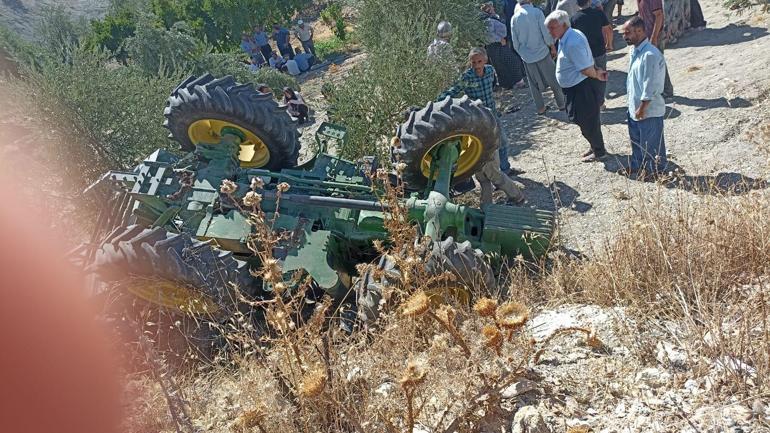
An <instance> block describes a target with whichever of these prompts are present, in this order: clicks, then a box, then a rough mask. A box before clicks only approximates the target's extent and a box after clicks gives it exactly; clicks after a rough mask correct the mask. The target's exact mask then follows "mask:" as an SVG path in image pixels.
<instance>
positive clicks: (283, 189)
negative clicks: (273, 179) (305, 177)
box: [276, 182, 291, 192]
mask: <svg viewBox="0 0 770 433" xmlns="http://www.w3.org/2000/svg"><path fill="white" fill-rule="evenodd" d="M289 188H291V186H290V185H289V184H288V183H286V182H281V183H279V184H278V186H276V189H277V190H278V191H279V192H286V191H288V190H289Z"/></svg>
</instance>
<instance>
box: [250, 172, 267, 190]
mask: <svg viewBox="0 0 770 433" xmlns="http://www.w3.org/2000/svg"><path fill="white" fill-rule="evenodd" d="M250 186H251V189H252V191H256V190H258V189H262V188H264V187H265V181H264V180H262V178H261V177H259V176H254V177H252V178H251V185H250Z"/></svg>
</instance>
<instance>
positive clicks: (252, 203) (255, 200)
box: [243, 178, 262, 207]
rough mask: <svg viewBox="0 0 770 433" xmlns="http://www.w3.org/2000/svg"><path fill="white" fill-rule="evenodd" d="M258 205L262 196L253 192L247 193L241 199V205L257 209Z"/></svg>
mask: <svg viewBox="0 0 770 433" xmlns="http://www.w3.org/2000/svg"><path fill="white" fill-rule="evenodd" d="M255 179H256V178H255ZM252 183H253V182H252ZM260 203H262V195H260V194H258V193H256V192H254V191H249V192H247V193H246V196H245V197H243V204H244V205H245V206H249V207H257V206H259V204H260Z"/></svg>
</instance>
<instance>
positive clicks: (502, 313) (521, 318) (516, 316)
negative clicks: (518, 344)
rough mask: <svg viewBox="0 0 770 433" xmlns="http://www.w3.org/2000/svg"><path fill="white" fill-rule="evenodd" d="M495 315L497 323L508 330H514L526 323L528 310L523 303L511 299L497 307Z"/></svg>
mask: <svg viewBox="0 0 770 433" xmlns="http://www.w3.org/2000/svg"><path fill="white" fill-rule="evenodd" d="M496 317H497V324H498V325H500V326H502V327H503V328H506V329H509V330H516V329H518V328H521V327H522V326H524V324H525V323H527V320H529V311H528V310H527V307H525V306H524V305H522V304H520V303H518V302H515V301H511V302H506V303H505V304H503V305H501V306H500V307H499V308H498V309H497V313H496Z"/></svg>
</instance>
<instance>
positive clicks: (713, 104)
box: [673, 96, 752, 111]
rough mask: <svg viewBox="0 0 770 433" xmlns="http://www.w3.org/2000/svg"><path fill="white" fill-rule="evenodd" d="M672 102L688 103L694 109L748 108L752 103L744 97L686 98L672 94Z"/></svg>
mask: <svg viewBox="0 0 770 433" xmlns="http://www.w3.org/2000/svg"><path fill="white" fill-rule="evenodd" d="M673 99H674V103H676V104H682V105H689V106H691V107H697V108H695V111H704V110H710V109H712V108H748V107H751V106H752V104H751V102H750V101H749V100H747V99H744V98H740V97H737V98H730V99H727V98H725V97H722V98H715V99H704V98H687V97H685V96H674V98H673Z"/></svg>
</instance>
